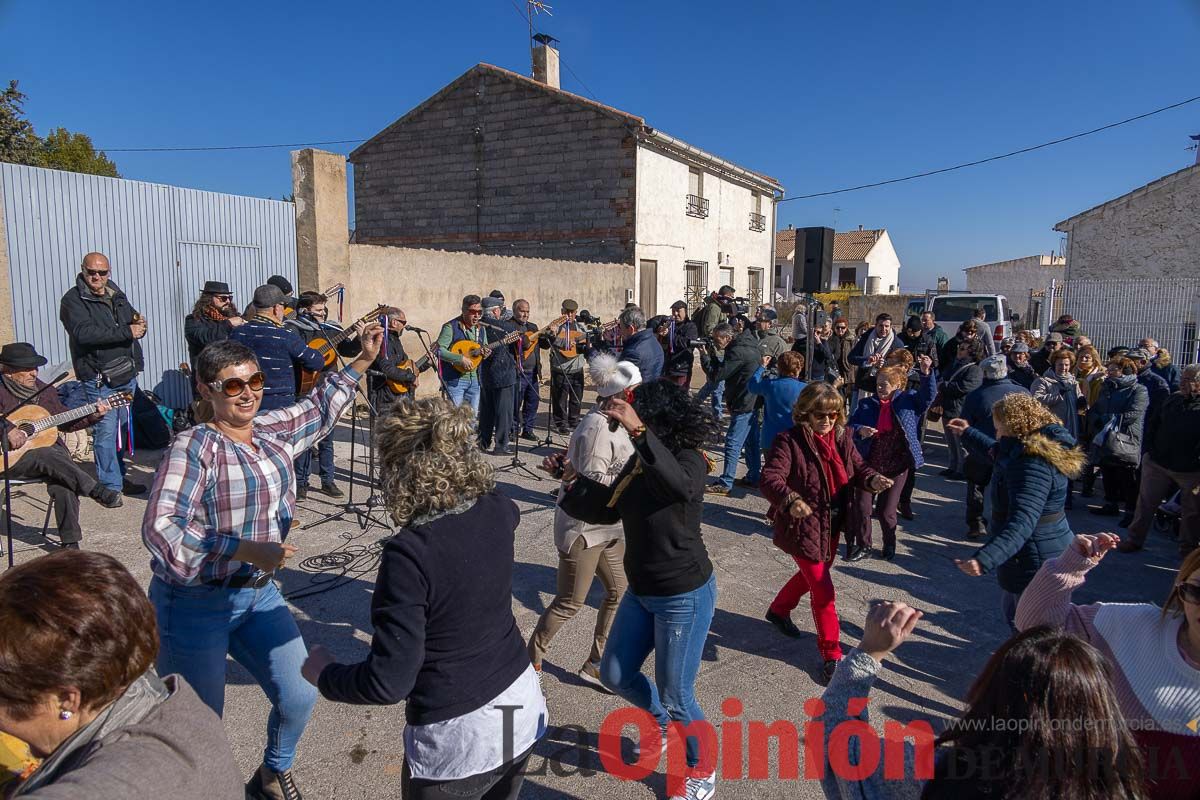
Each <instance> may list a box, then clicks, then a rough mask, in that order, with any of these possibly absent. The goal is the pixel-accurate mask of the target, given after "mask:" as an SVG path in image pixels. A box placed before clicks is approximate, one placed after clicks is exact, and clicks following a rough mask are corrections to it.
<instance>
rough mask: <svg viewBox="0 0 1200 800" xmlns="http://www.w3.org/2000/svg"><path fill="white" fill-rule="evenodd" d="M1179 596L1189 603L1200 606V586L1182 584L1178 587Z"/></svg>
mask: <svg viewBox="0 0 1200 800" xmlns="http://www.w3.org/2000/svg"><path fill="white" fill-rule="evenodd" d="M1175 588H1177V589H1178V590H1179V596H1180V597H1182V598H1183V599H1184V600H1186V601H1187V602H1189V603H1192V604H1194V605H1200V584H1195V583H1181V584H1179V585H1178V586H1177V587H1175Z"/></svg>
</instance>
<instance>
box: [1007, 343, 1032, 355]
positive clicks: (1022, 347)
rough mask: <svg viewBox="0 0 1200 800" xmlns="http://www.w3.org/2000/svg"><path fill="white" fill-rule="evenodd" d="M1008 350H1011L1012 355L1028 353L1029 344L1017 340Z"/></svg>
mask: <svg viewBox="0 0 1200 800" xmlns="http://www.w3.org/2000/svg"><path fill="white" fill-rule="evenodd" d="M1010 352H1012V354H1013V355H1016V354H1017V353H1028V352H1029V345H1027V344H1025V343H1024V342H1017V343H1016V344H1014V345H1013V346H1012V350H1011V351H1010Z"/></svg>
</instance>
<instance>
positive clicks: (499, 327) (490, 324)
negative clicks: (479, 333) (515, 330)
mask: <svg viewBox="0 0 1200 800" xmlns="http://www.w3.org/2000/svg"><path fill="white" fill-rule="evenodd" d="M479 324H480V325H482V326H484V327H485V328H495V329H496V330H498V331H507V329H506V328H505V327H504V326H503V325H497V324H496V323H494V322H488V321H487V320H486V319H481V320H479Z"/></svg>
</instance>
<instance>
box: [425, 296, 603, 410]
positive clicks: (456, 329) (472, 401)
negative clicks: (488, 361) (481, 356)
mask: <svg viewBox="0 0 1200 800" xmlns="http://www.w3.org/2000/svg"><path fill="white" fill-rule="evenodd" d="M482 317H483V300H482V298H480V296H479V295H477V294H469V295H467V296H466V297H464V298H463V301H462V314H460V315H459V316H457V317H455V318H454V319H452V320H450V321H449V322H447V323H446V324H445V325H443V326H442V330H441V333H439V334H438V340H437V343H438V357H439V358H440V359H441V360H442V365H443V366H442V382H443V384H444V385H445V387H446V393H447V394H448V395H449V396H450V402H452V403H454V405H456V406H461V405H463V404H466V405H469V406H471V408H472V409H473V410H474V411H475V413H476V414H478V413H479V368H478V367H476V368H475V369H466V368H465V367H466V365H465V363H464V361H463V357H462V355H460V354H459V353H456V352H454V346H455V345H456V344H458V343H459V342H462V341H470V342H474V343H476V344H479V345H485V344H487V334H486V333H484V330H483V326H482V325H480V324H479V320H480V319H481V318H482ZM485 352H486V351H485ZM581 375H582V373H581Z"/></svg>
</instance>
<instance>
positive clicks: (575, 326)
mask: <svg viewBox="0 0 1200 800" xmlns="http://www.w3.org/2000/svg"><path fill="white" fill-rule="evenodd" d="M578 312H579V303H576V302H575V301H574V300H571V299H570V298H568V299H566V300H563V301H562V313H563V316H565V317H566V320H564V321H563V323H562V324H561V325H559V326H558V328H557V329H556V330H553V331H550V332H548V333H546V334H545V335H544V336H543V337H542V341H541V346H542V347H543V348H544V349H548V350H549V351H550V409H551V416H552V417H553V418H554V426H555V428H556V430H557V431H558V432H559V433H566V432H567V428H568V426H569V427H570V429H571V430H574V429H575V426H576V425H578V424H579V409H580V402H581V401H582V399H583V370H584V367H586V366H587V359H586V358H585V357H584V355H583V352H584V349H585V347H586V345H587V330H586V329H585V328H584V327H583V326H582V325H581V324H580V323H579V322H577V321H576V319H575V315H576V314H577V313H578Z"/></svg>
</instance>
